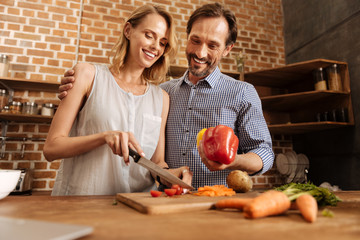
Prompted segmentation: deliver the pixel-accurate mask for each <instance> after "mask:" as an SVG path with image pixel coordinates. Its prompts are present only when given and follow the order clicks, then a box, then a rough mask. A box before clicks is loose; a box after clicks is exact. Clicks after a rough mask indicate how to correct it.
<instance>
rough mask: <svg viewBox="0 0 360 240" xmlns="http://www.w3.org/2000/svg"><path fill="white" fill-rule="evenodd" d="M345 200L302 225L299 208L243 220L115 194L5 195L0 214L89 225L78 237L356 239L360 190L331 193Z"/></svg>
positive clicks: (359, 235) (236, 214)
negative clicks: (166, 208) (132, 203)
mask: <svg viewBox="0 0 360 240" xmlns="http://www.w3.org/2000/svg"><path fill="white" fill-rule="evenodd" d="M336 194H337V195H338V196H339V197H341V198H342V199H343V200H344V201H343V202H341V203H339V204H338V206H337V207H328V208H329V209H331V210H332V211H333V212H334V213H335V217H334V218H328V217H323V216H321V214H320V211H319V216H318V220H317V221H316V222H315V223H312V224H311V223H307V222H305V221H304V220H303V219H302V217H301V216H300V215H299V213H298V212H295V211H289V212H288V213H287V214H285V215H282V216H275V217H267V218H263V219H256V220H249V219H245V218H244V217H243V215H242V213H240V212H235V211H219V210H207V211H197V212H187V213H179V214H164V215H146V214H142V213H139V212H137V211H136V210H134V209H132V208H129V207H128V206H126V205H124V204H122V203H118V204H117V205H113V203H114V200H115V196H81V197H51V196H48V195H44V194H35V195H32V196H8V197H6V198H4V199H2V200H0V216H2V217H13V218H26V219H33V220H42V221H53V222H60V223H70V224H82V225H89V226H92V227H93V228H94V232H93V233H92V234H91V235H88V236H87V237H85V238H83V239H157V240H159V239H182V240H184V239H185V240H186V239H189V240H190V239H206V240H211V239H217V240H218V239H221V240H225V239H244V238H245V239H247V240H251V239H261V240H262V239H264V240H265V239H267V240H268V239H270V240H272V239H276V240H281V239H286V240H288V239H291V240H296V239H299V240H304V239H305V240H312V239H314V240H315V239H316V240H318V239H327V240H340V239H341V240H346V239H350V240H355V239H356V240H357V239H359V238H360V191H348V192H339V193H336Z"/></svg>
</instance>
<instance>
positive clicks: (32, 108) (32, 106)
mask: <svg viewBox="0 0 360 240" xmlns="http://www.w3.org/2000/svg"><path fill="white" fill-rule="evenodd" d="M22 113H23V114H31V115H36V114H38V105H37V103H34V102H25V103H23V107H22Z"/></svg>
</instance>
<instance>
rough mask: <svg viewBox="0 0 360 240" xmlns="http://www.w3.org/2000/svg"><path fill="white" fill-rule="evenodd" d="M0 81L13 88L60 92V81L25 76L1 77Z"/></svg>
mask: <svg viewBox="0 0 360 240" xmlns="http://www.w3.org/2000/svg"><path fill="white" fill-rule="evenodd" d="M0 81H1V82H3V83H5V84H6V85H7V86H8V87H10V88H12V89H13V90H24V91H25V90H30V91H40V92H58V90H59V86H60V83H58V82H45V81H41V80H31V79H23V78H8V77H0Z"/></svg>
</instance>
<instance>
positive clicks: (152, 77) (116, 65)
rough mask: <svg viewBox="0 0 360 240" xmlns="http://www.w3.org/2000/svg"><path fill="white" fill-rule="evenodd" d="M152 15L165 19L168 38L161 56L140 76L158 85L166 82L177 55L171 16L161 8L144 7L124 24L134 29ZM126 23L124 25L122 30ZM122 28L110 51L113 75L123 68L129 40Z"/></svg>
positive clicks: (137, 10)
mask: <svg viewBox="0 0 360 240" xmlns="http://www.w3.org/2000/svg"><path fill="white" fill-rule="evenodd" d="M152 13H155V14H158V15H160V16H162V17H163V18H164V19H165V21H166V23H167V25H168V31H169V38H168V42H167V44H166V46H165V50H164V53H163V55H162V56H161V57H160V58H159V59H158V60H157V61H156V62H155V63H154V64H153V65H152V66H151V67H149V68H145V70H144V72H143V74H142V76H143V78H144V79H145V81H148V82H150V83H153V84H160V83H162V82H164V81H165V80H166V74H167V72H168V68H169V67H170V62H171V60H172V59H173V58H174V57H175V55H176V53H177V38H176V35H175V30H174V23H173V18H172V16H171V15H170V14H169V13H168V12H167V11H166V10H165V9H164V8H163V7H161V6H153V5H144V6H141V7H139V8H137V9H136V10H135V11H134V12H133V13H132V14H131V15H130V17H129V18H128V19H127V21H126V23H130V24H131V26H132V27H136V26H137V25H139V24H140V23H141V21H142V20H143V18H144V17H145V16H147V15H148V14H152ZM126 23H125V24H124V28H125V25H126ZM124 28H123V31H122V33H121V35H120V37H119V40H118V41H117V43H116V44H115V45H114V47H113V48H112V50H111V53H112V54H111V55H113V57H112V59H111V60H110V69H111V70H112V71H113V72H114V73H115V74H119V73H120V70H121V68H122V67H124V63H125V59H126V57H127V54H128V48H129V40H128V39H127V38H126V37H125V34H124ZM111 55H110V56H111ZM109 58H110V57H109Z"/></svg>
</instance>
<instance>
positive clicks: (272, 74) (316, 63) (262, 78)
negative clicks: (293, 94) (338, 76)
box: [245, 59, 346, 88]
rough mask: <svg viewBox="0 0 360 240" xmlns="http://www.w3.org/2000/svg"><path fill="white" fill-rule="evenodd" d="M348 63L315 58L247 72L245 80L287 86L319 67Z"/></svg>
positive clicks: (269, 85) (302, 78)
mask: <svg viewBox="0 0 360 240" xmlns="http://www.w3.org/2000/svg"><path fill="white" fill-rule="evenodd" d="M334 63H336V64H338V65H346V63H345V62H338V61H332V60H326V59H315V60H311V61H305V62H300V63H294V64H289V65H286V66H285V67H278V68H272V69H268V70H262V71H256V72H251V73H245V81H246V82H249V83H251V84H253V85H258V86H268V87H278V88H285V87H288V86H290V85H293V84H296V83H298V82H299V81H303V80H304V75H311V74H312V71H313V70H315V69H317V68H326V67H328V66H330V65H331V64H334Z"/></svg>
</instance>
